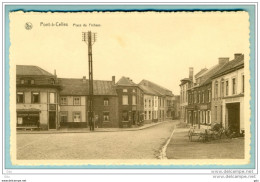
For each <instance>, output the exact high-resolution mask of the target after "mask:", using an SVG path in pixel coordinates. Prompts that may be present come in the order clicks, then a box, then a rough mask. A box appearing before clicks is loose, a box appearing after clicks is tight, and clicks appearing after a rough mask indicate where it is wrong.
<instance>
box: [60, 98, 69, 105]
mask: <svg viewBox="0 0 260 182" xmlns="http://www.w3.org/2000/svg"><path fill="white" fill-rule="evenodd" d="M60 104H61V105H67V104H68V100H67V97H61V98H60Z"/></svg>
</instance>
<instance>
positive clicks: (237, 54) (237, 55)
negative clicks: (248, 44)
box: [234, 53, 244, 59]
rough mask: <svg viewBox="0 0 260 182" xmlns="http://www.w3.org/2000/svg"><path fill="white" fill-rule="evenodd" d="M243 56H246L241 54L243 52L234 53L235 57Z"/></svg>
mask: <svg viewBox="0 0 260 182" xmlns="http://www.w3.org/2000/svg"><path fill="white" fill-rule="evenodd" d="M242 56H244V55H243V54H241V53H236V54H234V59H238V58H240V57H242Z"/></svg>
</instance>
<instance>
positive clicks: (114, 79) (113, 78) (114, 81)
mask: <svg viewBox="0 0 260 182" xmlns="http://www.w3.org/2000/svg"><path fill="white" fill-rule="evenodd" d="M112 82H113V84H116V77H115V76H112Z"/></svg>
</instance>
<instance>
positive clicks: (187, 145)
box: [166, 128, 245, 159]
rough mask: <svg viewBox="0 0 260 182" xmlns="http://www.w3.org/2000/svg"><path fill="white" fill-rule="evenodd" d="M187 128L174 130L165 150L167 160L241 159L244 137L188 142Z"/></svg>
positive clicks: (242, 156)
mask: <svg viewBox="0 0 260 182" xmlns="http://www.w3.org/2000/svg"><path fill="white" fill-rule="evenodd" d="M188 131H189V128H176V129H175V132H174V133H173V136H172V138H171V141H170V143H169V145H168V147H167V150H166V156H167V158H168V159H243V158H244V153H245V151H244V142H245V141H244V137H239V138H232V139H228V138H225V139H220V140H212V141H209V142H201V141H198V140H197V139H196V138H195V137H194V141H192V142H191V141H189V138H188Z"/></svg>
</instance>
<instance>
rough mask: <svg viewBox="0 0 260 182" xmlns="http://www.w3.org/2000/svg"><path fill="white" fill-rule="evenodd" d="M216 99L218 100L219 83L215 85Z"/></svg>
mask: <svg viewBox="0 0 260 182" xmlns="http://www.w3.org/2000/svg"><path fill="white" fill-rule="evenodd" d="M215 98H218V81H216V83H215Z"/></svg>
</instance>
